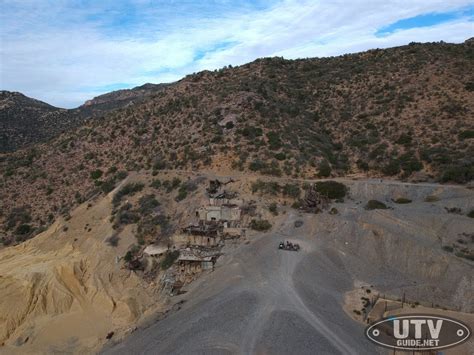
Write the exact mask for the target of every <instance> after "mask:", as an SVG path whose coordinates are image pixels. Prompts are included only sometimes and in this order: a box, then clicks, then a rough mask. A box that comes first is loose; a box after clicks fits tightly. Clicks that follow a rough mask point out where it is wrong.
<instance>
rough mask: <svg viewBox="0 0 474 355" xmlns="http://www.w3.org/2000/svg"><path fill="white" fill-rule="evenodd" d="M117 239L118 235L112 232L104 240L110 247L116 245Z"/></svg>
mask: <svg viewBox="0 0 474 355" xmlns="http://www.w3.org/2000/svg"><path fill="white" fill-rule="evenodd" d="M119 240H120V238H119V237H118V235H116V234H113V235H111V236H110V237H108V238H107V239H106V240H105V242H106V243H107V244H108V245H110V246H111V247H116V246H118V243H119Z"/></svg>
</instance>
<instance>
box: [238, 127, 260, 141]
mask: <svg viewBox="0 0 474 355" xmlns="http://www.w3.org/2000/svg"><path fill="white" fill-rule="evenodd" d="M240 133H241V134H242V135H243V136H244V137H247V138H249V139H254V138H256V137H259V136H261V135H262V134H263V131H262V129H261V128H260V127H253V126H247V127H244V128H243V129H242V131H241V132H240Z"/></svg>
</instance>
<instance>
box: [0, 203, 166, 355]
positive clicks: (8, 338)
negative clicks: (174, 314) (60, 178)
mask: <svg viewBox="0 0 474 355" xmlns="http://www.w3.org/2000/svg"><path fill="white" fill-rule="evenodd" d="M110 205H111V204H110V197H105V198H103V199H101V200H99V201H98V202H97V204H95V205H93V206H92V207H90V208H89V207H88V206H87V205H83V206H80V207H79V208H78V209H77V210H75V211H74V212H73V213H72V215H71V219H70V220H68V221H67V222H66V221H64V220H59V221H57V222H56V223H55V224H54V225H53V226H51V228H49V229H48V230H47V231H46V232H44V233H43V234H41V235H39V236H38V237H36V238H34V239H32V240H30V241H27V242H25V243H23V244H21V245H18V246H16V247H11V248H7V249H4V250H2V251H1V252H0V343H3V346H2V347H0V352H1V353H14V352H19V353H50V352H53V351H60V352H67V351H74V352H81V351H82V352H91V351H94V350H96V349H97V347H98V346H100V345H101V344H102V343H103V342H104V341H105V337H106V335H107V334H108V333H109V332H110V331H111V330H114V331H115V332H117V330H122V331H127V328H129V327H132V326H133V325H134V323H135V322H136V321H137V320H138V319H140V317H142V316H143V315H144V314H146V313H149V312H152V311H153V310H156V309H157V307H158V306H159V304H160V302H159V295H158V294H157V293H156V290H154V289H152V288H150V287H149V285H148V284H147V283H145V282H144V281H143V280H142V279H140V278H139V277H138V276H137V275H135V274H134V273H132V272H130V271H128V270H125V269H123V268H121V263H117V261H116V257H117V256H122V255H124V254H125V251H126V248H127V247H128V244H130V243H132V242H134V237H133V235H132V234H127V233H123V235H122V236H121V238H122V240H121V243H120V244H119V245H118V246H117V247H111V246H110V245H108V244H107V243H106V242H105V240H106V239H107V238H108V237H110V235H112V228H111V225H110V222H109V218H110V209H111V206H110ZM127 239H130V240H129V241H128V242H127Z"/></svg>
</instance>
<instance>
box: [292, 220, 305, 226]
mask: <svg viewBox="0 0 474 355" xmlns="http://www.w3.org/2000/svg"><path fill="white" fill-rule="evenodd" d="M303 224H304V222H303V221H302V220H296V221H295V223H294V225H295V228H299V227H301V226H302V225H303Z"/></svg>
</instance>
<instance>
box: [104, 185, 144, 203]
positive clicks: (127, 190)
mask: <svg viewBox="0 0 474 355" xmlns="http://www.w3.org/2000/svg"><path fill="white" fill-rule="evenodd" d="M143 187H144V185H143V184H142V183H140V182H137V183H129V184H126V185H125V186H123V187H122V188H121V189H120V190H119V191H117V193H116V194H115V196H114V198H113V200H112V203H113V205H114V206H118V205H119V204H120V201H121V200H122V198H123V197H124V196H127V195H134V194H135V193H137V192H139V191H141V190H142V189H143Z"/></svg>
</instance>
